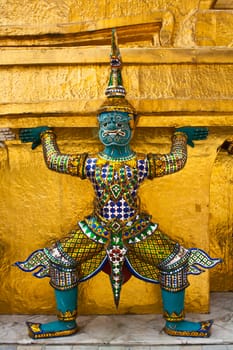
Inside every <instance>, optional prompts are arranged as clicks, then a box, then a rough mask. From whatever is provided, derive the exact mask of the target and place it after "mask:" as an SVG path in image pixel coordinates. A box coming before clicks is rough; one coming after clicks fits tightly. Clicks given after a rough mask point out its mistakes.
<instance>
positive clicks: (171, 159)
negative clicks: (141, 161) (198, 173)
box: [147, 126, 208, 179]
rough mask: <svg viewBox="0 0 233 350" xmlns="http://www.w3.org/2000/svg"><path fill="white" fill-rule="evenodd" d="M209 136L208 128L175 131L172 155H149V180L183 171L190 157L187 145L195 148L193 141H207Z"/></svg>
mask: <svg viewBox="0 0 233 350" xmlns="http://www.w3.org/2000/svg"><path fill="white" fill-rule="evenodd" d="M207 136H208V129H207V128H206V127H191V126H185V127H181V128H177V129H175V131H174V133H173V136H172V145H171V151H170V153H167V154H153V153H149V154H148V156H147V159H148V178H149V179H153V178H155V177H160V176H164V175H169V174H173V173H175V172H177V171H179V170H181V169H183V167H184V166H185V163H186V160H187V156H188V154H187V145H189V146H191V147H194V142H193V141H198V140H205V139H206V138H207Z"/></svg>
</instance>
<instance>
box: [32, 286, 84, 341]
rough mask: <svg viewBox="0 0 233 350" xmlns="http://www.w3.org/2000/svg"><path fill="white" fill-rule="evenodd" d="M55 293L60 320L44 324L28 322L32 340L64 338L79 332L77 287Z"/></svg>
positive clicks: (56, 290) (55, 290)
mask: <svg viewBox="0 0 233 350" xmlns="http://www.w3.org/2000/svg"><path fill="white" fill-rule="evenodd" d="M54 292H55V299H56V307H57V317H58V320H57V321H53V322H49V323H44V324H41V323H31V322H27V326H28V329H29V335H30V337H31V338H34V339H41V338H53V337H64V336H68V335H71V334H75V333H76V332H77V331H78V327H77V324H76V321H75V319H76V315H77V286H75V287H74V288H72V289H68V290H58V289H54Z"/></svg>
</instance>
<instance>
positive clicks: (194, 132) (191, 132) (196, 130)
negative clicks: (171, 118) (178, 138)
mask: <svg viewBox="0 0 233 350" xmlns="http://www.w3.org/2000/svg"><path fill="white" fill-rule="evenodd" d="M175 131H178V132H183V133H185V134H186V135H187V137H188V138H187V144H188V145H189V146H191V147H194V143H193V141H197V140H205V139H207V137H208V133H209V130H208V128H206V127H194V126H184V127H181V128H177V129H176V130H175Z"/></svg>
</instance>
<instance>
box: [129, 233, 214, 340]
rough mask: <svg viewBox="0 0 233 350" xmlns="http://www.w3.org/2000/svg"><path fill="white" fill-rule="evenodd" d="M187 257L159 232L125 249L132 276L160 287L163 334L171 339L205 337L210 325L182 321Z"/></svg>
mask: <svg viewBox="0 0 233 350" xmlns="http://www.w3.org/2000/svg"><path fill="white" fill-rule="evenodd" d="M190 256H191V255H190V250H188V249H185V248H184V247H182V246H180V245H179V244H178V243H177V242H174V241H172V240H171V239H170V238H169V237H168V236H167V235H165V234H164V233H163V232H161V231H160V230H159V229H157V230H156V231H155V232H154V233H153V235H151V236H150V237H148V238H147V239H146V240H143V241H141V242H138V243H134V244H129V245H128V262H129V264H130V268H131V270H132V272H133V273H134V272H136V276H137V275H140V277H141V278H143V279H144V280H146V281H150V282H155V283H160V286H161V289H162V299H163V306H164V317H165V319H166V324H165V328H164V330H165V332H166V333H167V334H169V335H174V336H186V337H208V336H209V335H210V328H211V325H212V323H213V322H212V321H204V322H191V321H189V320H186V319H184V296H185V288H187V287H188V285H189V283H188V278H187V277H188V270H189V269H190V266H189V264H190ZM192 259H193V260H194V257H192ZM196 262H198V260H196ZM194 263H195V261H194Z"/></svg>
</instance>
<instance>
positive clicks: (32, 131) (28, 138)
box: [19, 126, 50, 149]
mask: <svg viewBox="0 0 233 350" xmlns="http://www.w3.org/2000/svg"><path fill="white" fill-rule="evenodd" d="M46 130H50V128H49V127H48V126H39V127H37V128H27V129H20V131H19V138H20V140H21V141H22V142H24V143H26V142H32V149H35V148H36V147H37V146H39V145H40V144H41V140H40V134H41V133H42V132H43V131H46Z"/></svg>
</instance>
